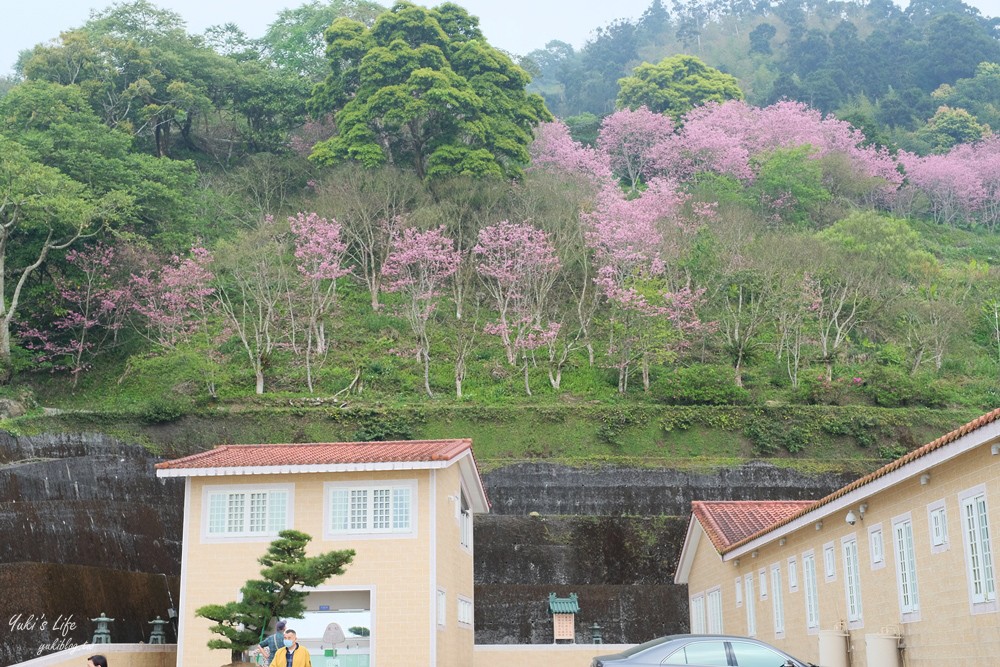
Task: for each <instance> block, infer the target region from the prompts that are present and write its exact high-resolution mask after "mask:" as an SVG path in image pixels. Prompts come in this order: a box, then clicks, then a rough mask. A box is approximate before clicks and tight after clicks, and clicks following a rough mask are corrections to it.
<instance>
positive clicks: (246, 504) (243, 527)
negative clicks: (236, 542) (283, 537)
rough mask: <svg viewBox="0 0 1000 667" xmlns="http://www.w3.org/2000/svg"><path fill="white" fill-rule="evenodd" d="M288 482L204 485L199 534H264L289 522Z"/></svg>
mask: <svg viewBox="0 0 1000 667" xmlns="http://www.w3.org/2000/svg"><path fill="white" fill-rule="evenodd" d="M293 488H294V486H293V485H292V484H262V485H239V486H206V487H205V491H204V522H203V526H204V528H203V534H204V536H205V537H206V538H209V539H231V538H250V539H253V538H267V537H275V536H277V534H278V533H279V532H281V531H282V530H285V529H286V528H290V527H291V525H292V490H293Z"/></svg>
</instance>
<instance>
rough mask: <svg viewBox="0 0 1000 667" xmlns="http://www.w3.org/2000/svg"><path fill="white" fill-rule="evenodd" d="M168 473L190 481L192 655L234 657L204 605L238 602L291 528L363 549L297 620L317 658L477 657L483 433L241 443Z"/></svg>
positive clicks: (183, 619) (201, 659) (184, 630)
mask: <svg viewBox="0 0 1000 667" xmlns="http://www.w3.org/2000/svg"><path fill="white" fill-rule="evenodd" d="M156 474H157V476H158V477H182V478H184V480H185V496H184V532H183V548H182V556H181V599H180V610H179V627H178V642H177V643H178V648H177V664H178V665H184V667H217V666H218V665H221V664H223V663H228V662H229V654H228V653H226V652H225V651H220V650H210V649H208V648H207V646H206V644H207V642H208V641H209V639H212V638H213V637H216V636H215V635H212V634H211V633H210V632H209V631H208V628H209V626H210V624H211V623H210V622H209V621H207V620H206V619H203V618H196V617H195V615H194V611H195V610H196V609H198V608H199V607H201V606H203V605H206V604H213V603H215V604H221V603H225V602H227V601H230V600H235V599H237V596H238V594H239V590H240V588H241V587H242V586H243V584H244V583H245V582H246V581H247V580H249V579H255V578H259V576H260V568H261V566H260V564H259V563H258V562H257V559H258V558H259V557H260V556H261V555H263V554H264V552H265V550H266V549H267V546H268V544H269V543H270V542H271V541H272V540H273V539H275V537H276V536H277V534H278V532H279V531H281V530H284V529H295V530H299V531H302V532H304V533H308V534H309V535H311V536H312V537H313V541H312V542H310V544H309V553H310V554H315V553H319V552H324V551H330V550H334V549H346V548H350V549H354V550H355V551H356V552H357V553H356V555H355V557H354V562H353V563H352V564H351V565H349V566H348V567H347V570H346V573H345V574H344V575H342V576H337V577H333V578H332V579H330V580H329V581H327V582H326V584H324V585H323V586H319V587H317V588H315V589H309V596H308V599H307V608H308V611H307V613H306V617H305V618H304V619H288V626H289V628H292V629H294V630H296V631H297V633H298V637H299V641H300V643H301V644H302V645H303V646H305V647H307V648H308V649H309V650H310V653H311V654H312V655H313V660H314V664H315V665H317V667H323V665H324V659H323V657H322V656H323V652H322V651H323V650H325V649H331V648H336V649H337V660H338V661H339V664H340V667H367V666H369V665H370V666H373V667H374V666H379V667H383V666H384V667H390V666H398V665H407V666H408V667H421V666H427V667H467V666H468V665H471V664H472V662H473V657H472V654H473V643H474V637H473V602H474V598H473V561H472V549H473V544H472V515H473V514H474V513H482V512H487V511H489V503H488V500H487V498H486V493H485V490H484V488H483V483H482V479H481V477H480V475H479V470H478V468H477V466H476V461H475V458H474V457H473V455H472V442H471V441H470V440H433V441H407V442H372V443H326V444H287V445H228V446H223V447H217V448H215V449H213V450H210V451H207V452H202V453H199V454H194V455H192V456H187V457H184V458H181V459H176V460H173V461H167V462H165V463H161V464H159V465H157V470H156ZM332 624H336V625H335V626H334V625H332ZM338 628H339V630H340V631H341V632H342V633H343V637H342V638H341V637H340V636H339V635H338V632H337V629H338ZM350 628H367V629H368V630H369V631H370V634H367V635H366V633H365V632H363V631H358V632H351V631H350ZM324 635H325V636H326V637H325V639H324Z"/></svg>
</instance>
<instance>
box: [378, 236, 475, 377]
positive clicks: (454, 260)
mask: <svg viewBox="0 0 1000 667" xmlns="http://www.w3.org/2000/svg"><path fill="white" fill-rule="evenodd" d="M459 260H460V255H459V254H458V251H456V250H455V244H454V243H453V242H452V240H451V239H449V238H448V237H447V236H445V233H444V226H443V225H442V226H441V227H438V228H437V229H430V230H428V231H426V232H421V231H418V230H417V229H414V228H412V227H407V228H405V229H403V231H402V233H399V232H397V233H396V234H395V235H394V236H393V239H392V246H391V250H390V252H389V256H388V257H387V258H386V260H385V263H384V264H383V265H382V274H383V275H384V276H385V277H386V279H387V282H386V284H385V289H386V291H389V292H400V293H402V294H403V296H404V298H405V301H404V302H403V304H402V307H401V310H402V313H403V316H404V318H405V319H406V321H407V322H408V323H409V324H410V328H411V329H412V330H413V333H414V335H416V337H417V344H418V345H419V352H420V359H421V361H422V362H423V365H424V390H425V391H426V392H427V395H428V396H431V397H433V396H434V393H433V392H432V391H431V381H430V363H431V343H430V338H429V337H428V334H427V325H428V322H429V321H430V319H431V316H432V315H433V314H434V309H435V308H436V307H437V302H438V300H439V298H440V297H441V292H442V290H443V289H444V284H445V281H446V280H447V279H448V277H449V276H451V275H452V274H454V273H455V272H456V271H457V270H458V266H459ZM456 386H457V385H456Z"/></svg>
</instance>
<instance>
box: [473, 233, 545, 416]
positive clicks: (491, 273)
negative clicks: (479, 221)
mask: <svg viewBox="0 0 1000 667" xmlns="http://www.w3.org/2000/svg"><path fill="white" fill-rule="evenodd" d="M474 251H475V253H476V256H477V258H478V264H477V265H476V271H477V272H478V273H479V277H480V279H481V280H482V281H483V285H484V286H485V288H486V291H487V293H488V294H489V295H490V296H491V297H492V300H493V305H494V307H495V308H496V311H497V320H496V321H495V322H491V323H489V324H486V325H485V326H484V327H483V331H484V332H486V333H488V334H491V335H495V336H499V337H500V340H501V342H502V343H503V347H504V352H505V353H506V355H507V362H508V363H510V364H511V365H514V364H515V363H516V360H517V355H518V354H519V353H520V354H521V357H522V360H523V362H524V367H523V370H524V388H525V391H526V392H527V393H528V395H529V396H530V395H531V387H530V385H529V382H528V365H529V363H528V362H529V359H528V352H529V351H530V350H534V349H537V348H539V347H543V346H545V345H546V344H547V343H548V341H549V340H551V338H552V337H554V336H556V335H558V333H559V324H558V323H555V322H551V321H546V319H547V317H546V314H547V312H548V309H549V292H550V290H551V289H552V285H553V283H554V282H555V279H556V276H557V274H558V272H559V266H560V264H559V258H558V256H557V255H556V252H555V248H554V247H553V246H552V244H551V243H550V241H549V239H548V237H547V236H546V234H545V232H543V231H541V230H539V229H536V228H535V227H532V226H531V225H530V224H527V223H512V222H509V221H507V220H504V221H501V222H499V223H497V224H496V225H491V226H489V227H486V228H484V229H483V230H481V231H480V232H479V243H478V244H477V245H476V247H475V250H474Z"/></svg>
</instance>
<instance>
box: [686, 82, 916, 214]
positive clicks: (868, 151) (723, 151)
mask: <svg viewBox="0 0 1000 667" xmlns="http://www.w3.org/2000/svg"><path fill="white" fill-rule="evenodd" d="M864 140H865V137H864V135H863V134H862V133H861V132H860V131H859V130H857V129H855V128H853V127H852V126H851V125H850V124H849V123H846V122H844V121H841V120H838V119H836V118H833V117H830V116H827V117H825V118H824V117H823V115H822V114H821V113H820V112H819V111H817V110H815V109H811V108H809V107H808V106H806V105H805V104H802V103H801V102H791V101H783V102H778V103H776V104H772V105H771V106H768V107H764V108H755V107H752V106H750V105H748V104H746V103H745V102H742V101H734V100H733V101H728V102H724V103H722V104H716V103H710V104H706V105H704V106H702V107H697V108H695V109H692V110H691V112H689V113H688V115H687V116H686V117H685V121H684V127H683V129H682V130H681V132H680V134H679V139H678V151H679V155H680V156H681V157H680V158H679V159H680V163H681V165H682V174H683V176H684V177H690V176H691V175H693V174H694V173H697V172H698V171H712V172H715V173H719V174H725V175H730V176H733V177H734V178H737V179H740V180H741V181H744V182H749V181H752V180H753V179H754V177H755V171H754V167H753V158H754V157H755V156H758V155H761V154H763V153H767V152H770V151H773V150H775V149H783V148H795V147H799V146H810V147H812V152H811V155H812V157H814V158H816V159H818V158H823V157H825V156H826V155H829V154H831V153H839V154H843V155H845V156H847V158H848V159H849V162H850V164H852V165H853V166H854V168H855V169H857V170H858V171H859V172H860V173H862V174H864V175H866V176H869V177H871V178H872V179H874V180H873V181H872V183H873V184H874V189H873V190H872V192H871V193H870V197H872V198H875V199H884V198H885V197H886V196H888V195H889V194H890V193H892V192H894V191H895V189H896V188H898V186H899V184H900V183H901V182H902V175H901V174H900V173H899V171H898V170H897V168H896V162H895V160H894V159H893V158H892V156H891V155H890V154H889V153H888V151H887V150H885V149H880V148H876V147H873V146H870V145H865V143H864Z"/></svg>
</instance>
